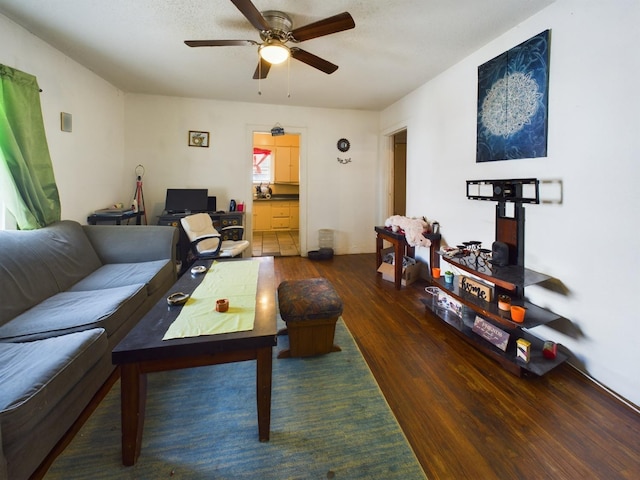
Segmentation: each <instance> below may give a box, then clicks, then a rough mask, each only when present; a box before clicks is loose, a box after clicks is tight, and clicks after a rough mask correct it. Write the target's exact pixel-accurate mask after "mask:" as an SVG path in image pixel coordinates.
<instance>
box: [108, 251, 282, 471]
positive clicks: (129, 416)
mask: <svg viewBox="0 0 640 480" xmlns="http://www.w3.org/2000/svg"><path fill="white" fill-rule="evenodd" d="M227 261H230V262H260V270H259V273H258V290H257V294H256V310H255V320H254V325H253V330H249V331H246V332H234V333H224V334H220V335H204V336H200V337H192V338H178V339H173V340H162V338H163V336H164V334H165V332H166V331H167V329H168V328H169V325H171V323H172V322H173V321H174V320H175V319H176V318H177V316H178V314H179V313H180V307H167V301H166V299H165V298H163V299H161V300H160V301H159V302H158V303H157V304H156V305H155V306H154V307H153V308H152V309H151V310H150V311H149V313H147V314H146V315H145V316H144V317H143V318H142V320H140V322H139V323H138V324H137V325H136V326H135V327H134V328H133V329H132V330H131V331H130V332H129V334H128V335H127V336H126V337H125V338H124V339H123V340H122V341H121V342H120V343H119V344H118V345H117V346H116V347H115V348H114V350H113V352H112V354H111V359H112V362H113V363H114V364H115V365H118V366H119V367H120V373H121V381H120V384H121V414H122V463H123V464H124V465H134V464H135V463H136V460H137V458H138V456H139V455H140V449H141V445H142V430H143V426H144V412H145V402H146V387H147V374H148V373H153V372H161V371H166V370H177V369H180V368H193V367H199V366H205V365H217V364H221V363H229V362H242V361H246V360H256V388H257V410H258V438H259V440H260V441H263V442H266V441H268V440H269V428H270V422H271V369H272V349H273V347H274V346H275V345H276V333H277V331H276V306H275V302H276V289H275V274H274V269H273V257H261V258H259V259H258V258H255V259H246V260H245V259H243V260H227ZM211 263H212V262H211V260H208V261H204V262H203V261H199V262H197V264H199V265H205V266H207V267H208V266H210V265H211ZM201 281H202V276H198V277H194V276H193V275H183V276H182V277H181V278H180V279H179V280H178V282H176V284H175V285H174V286H173V288H172V289H171V291H172V292H178V291H180V292H185V293H191V292H193V291H194V290H195V288H196V287H197V286H198V285H199V284H200V282H201Z"/></svg>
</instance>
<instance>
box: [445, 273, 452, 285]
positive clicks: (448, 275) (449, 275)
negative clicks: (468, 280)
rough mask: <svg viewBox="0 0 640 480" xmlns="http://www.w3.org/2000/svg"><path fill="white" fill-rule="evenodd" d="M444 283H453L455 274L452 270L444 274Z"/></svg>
mask: <svg viewBox="0 0 640 480" xmlns="http://www.w3.org/2000/svg"><path fill="white" fill-rule="evenodd" d="M444 281H445V282H446V283H453V272H452V271H451V270H447V271H446V272H444Z"/></svg>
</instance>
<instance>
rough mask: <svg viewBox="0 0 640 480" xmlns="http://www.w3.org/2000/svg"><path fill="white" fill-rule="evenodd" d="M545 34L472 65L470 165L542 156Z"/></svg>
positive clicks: (545, 111) (544, 151)
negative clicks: (474, 94)
mask: <svg viewBox="0 0 640 480" xmlns="http://www.w3.org/2000/svg"><path fill="white" fill-rule="evenodd" d="M549 33H550V31H549V30H545V31H544V32H542V33H540V34H538V35H536V36H535V37H532V38H530V39H529V40H527V41H526V42H523V43H521V44H520V45H518V46H516V47H514V48H512V49H510V50H509V51H507V52H505V53H503V54H502V55H499V56H497V57H496V58H494V59H492V60H489V61H488V62H487V63H485V64H483V65H481V66H479V67H478V125H477V128H478V130H477V144H476V162H478V163H479V162H492V161H496V160H511V159H519V158H536V157H546V156H547V120H548V100H549Z"/></svg>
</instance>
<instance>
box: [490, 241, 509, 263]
mask: <svg viewBox="0 0 640 480" xmlns="http://www.w3.org/2000/svg"><path fill="white" fill-rule="evenodd" d="M491 263H493V264H494V265H496V266H498V267H504V266H506V265H509V245H507V244H506V243H504V242H493V244H492V245H491Z"/></svg>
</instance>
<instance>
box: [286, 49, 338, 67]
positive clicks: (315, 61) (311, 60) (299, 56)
mask: <svg viewBox="0 0 640 480" xmlns="http://www.w3.org/2000/svg"><path fill="white" fill-rule="evenodd" d="M291 56H292V57H293V58H295V59H296V60H299V61H301V62H302V63H306V64H307V65H310V66H312V67H314V68H317V69H318V70H321V71H323V72H324V73H327V74H331V73H333V72H335V71H336V70H337V69H338V66H337V65H334V64H333V63H331V62H328V61H327V60H325V59H324V58H320V57H318V56H317V55H314V54H313V53H309V52H307V51H305V50H301V49H299V48H297V47H293V48H292V49H291Z"/></svg>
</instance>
